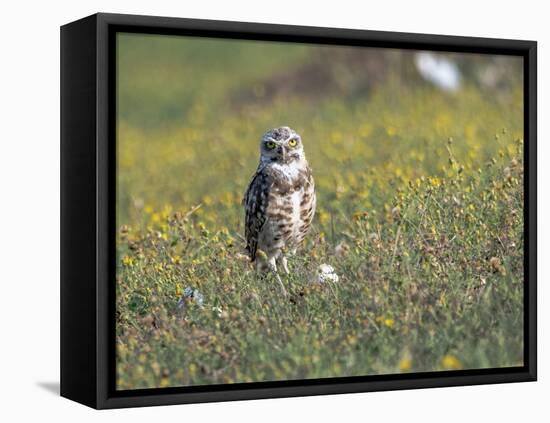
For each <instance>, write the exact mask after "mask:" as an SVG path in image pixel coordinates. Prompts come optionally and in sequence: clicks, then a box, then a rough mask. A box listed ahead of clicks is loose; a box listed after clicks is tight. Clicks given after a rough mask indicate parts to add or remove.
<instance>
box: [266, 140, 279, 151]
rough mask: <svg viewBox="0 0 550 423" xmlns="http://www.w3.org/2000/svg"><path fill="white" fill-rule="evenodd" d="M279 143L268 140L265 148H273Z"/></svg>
mask: <svg viewBox="0 0 550 423" xmlns="http://www.w3.org/2000/svg"><path fill="white" fill-rule="evenodd" d="M276 145H277V144H275V143H274V142H273V141H268V142H266V143H265V148H267V149H268V150H273V149H274V148H275V146H276Z"/></svg>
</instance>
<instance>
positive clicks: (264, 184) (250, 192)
mask: <svg viewBox="0 0 550 423" xmlns="http://www.w3.org/2000/svg"><path fill="white" fill-rule="evenodd" d="M270 179H271V178H270V177H269V175H268V174H267V173H264V172H263V171H262V170H261V169H258V171H257V172H256V174H255V175H254V176H253V177H252V180H251V181H250V185H249V186H248V189H247V191H246V194H245V195H244V199H243V204H244V208H245V213H246V214H245V224H244V234H245V238H246V249H247V251H248V255H249V256H250V260H251V261H254V260H255V259H256V250H257V248H258V237H259V235H260V231H261V230H262V227H263V225H264V223H265V221H266V214H265V211H266V209H267V203H268V200H269V195H268V190H269V186H270Z"/></svg>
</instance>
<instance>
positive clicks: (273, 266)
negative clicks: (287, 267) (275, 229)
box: [268, 255, 288, 297]
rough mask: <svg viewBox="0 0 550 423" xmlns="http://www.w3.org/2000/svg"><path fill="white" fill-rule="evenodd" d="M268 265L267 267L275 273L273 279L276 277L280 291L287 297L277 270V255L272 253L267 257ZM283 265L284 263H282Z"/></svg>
mask: <svg viewBox="0 0 550 423" xmlns="http://www.w3.org/2000/svg"><path fill="white" fill-rule="evenodd" d="M268 265H269V269H270V270H271V271H272V272H273V274H274V275H275V279H277V282H279V286H280V287H281V292H282V294H283V296H285V297H287V296H288V292H287V290H286V289H285V285H284V284H283V281H282V279H281V276H279V273H278V272H277V255H273V256H270V257H269V260H268ZM283 267H284V265H283Z"/></svg>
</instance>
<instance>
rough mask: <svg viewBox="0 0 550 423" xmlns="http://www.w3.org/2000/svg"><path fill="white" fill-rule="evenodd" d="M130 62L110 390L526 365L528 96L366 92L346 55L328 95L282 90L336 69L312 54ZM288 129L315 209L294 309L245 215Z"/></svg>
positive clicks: (177, 47)
mask: <svg viewBox="0 0 550 423" xmlns="http://www.w3.org/2000/svg"><path fill="white" fill-rule="evenodd" d="M220 43H221V45H220ZM324 48H325V49H329V51H336V50H330V49H336V48H334V47H324ZM321 50H322V49H321ZM119 51H120V53H119V58H118V65H119V84H118V98H119V115H118V134H117V138H118V139H117V159H118V175H117V221H118V223H117V226H118V228H117V275H116V302H117V307H116V351H117V364H116V369H117V387H118V389H137V388H150V387H169V386H187V385H202V384H221V383H236V382H256V381H268V380H284V379H304V378H325V377H335V376H356V375H372V374H388V373H400V372H423V371H434V370H454V369H477V368H488V367H508V366H520V365H522V364H523V284H524V274H523V249H524V245H523V230H524V228H523V201H524V191H523V141H522V136H523V135H522V133H523V121H522V119H523V110H522V91H521V86H522V81H521V78H517V81H515V80H514V81H513V83H510V84H509V85H508V86H507V88H506V89H502V88H500V89H499V90H498V91H491V90H488V89H486V90H484V89H483V88H482V87H480V86H477V85H476V84H475V83H474V82H473V80H469V79H467V78H465V81H464V82H463V85H462V87H461V89H460V90H459V91H457V92H454V93H446V92H441V91H439V90H438V89H436V88H434V87H432V86H430V85H428V84H427V83H424V82H423V81H420V80H414V81H413V82H414V83H407V84H405V83H403V82H402V81H403V76H402V75H401V76H400V75H395V74H393V73H391V72H390V73H389V74H388V75H389V76H387V77H386V78H385V79H383V80H376V83H373V84H372V85H370V86H362V85H361V84H359V83H358V82H357V81H356V80H355V79H353V77H351V76H349V75H347V74H346V73H345V70H346V68H345V65H346V63H347V62H346V61H345V60H344V59H342V56H338V55H336V56H335V57H336V59H338V58H340V59H342V60H340V62H338V63H339V64H338V66H333V67H331V68H330V71H329V72H328V75H329V76H328V77H327V78H328V80H329V81H332V80H333V79H334V80H337V81H341V80H342V78H344V79H345V78H348V79H346V81H347V82H346V83H345V84H344V88H343V87H342V86H340V85H338V84H335V85H333V86H332V85H330V84H326V86H327V87H329V88H330V87H331V88H330V89H328V88H327V92H326V93H324V94H323V95H319V93H318V91H319V90H321V88H319V89H318V90H313V91H311V92H304V91H296V92H293V91H288V90H286V91H285V90H277V89H274V88H273V87H274V86H275V87H276V86H277V84H279V83H280V81H281V80H285V78H283V77H282V76H281V75H283V76H285V75H286V78H287V79H289V78H291V77H292V78H294V79H298V83H297V86H299V85H300V84H299V78H300V75H301V73H300V69H302V68H303V67H304V66H307V64H308V63H310V62H312V61H314V60H317V59H318V58H319V57H321V58H323V60H325V61H326V59H327V57H333V56H332V55H331V54H325V55H321V54H320V53H319V51H320V50H319V49H316V48H314V47H308V46H304V45H286V44H285V45H281V44H271V45H267V46H266V45H262V44H258V43H251V42H230V41H214V40H192V41H190V40H189V39H185V38H183V39H181V38H170V37H153V36H147V37H141V36H135V35H127V36H121V38H120V39H119ZM281 57H285V58H287V59H288V60H287V59H285V60H284V66H285V68H284V69H281ZM392 57H393V56H391V57H390V59H391V60H390V64H393V63H394V59H392ZM392 60H393V61H392ZM222 65H223V68H221V67H220V66H222ZM342 67H344V68H342ZM306 69H307V68H306ZM392 69H393V68H392ZM331 78H332V79H331ZM350 78H351V79H350ZM407 80H408V79H407ZM346 87H351V88H349V89H348V88H346ZM270 90H271V91H270ZM273 90H275V91H273ZM279 125H289V126H291V127H293V128H295V129H296V130H298V132H299V133H300V134H301V135H302V138H303V142H304V145H305V151H306V155H307V157H308V160H309V162H310V164H311V165H312V167H313V171H314V176H315V179H316V186H317V195H318V209H317V214H316V217H315V221H314V225H313V229H312V230H311V233H310V234H309V235H308V237H307V239H306V242H305V243H304V245H303V248H302V249H301V250H300V251H299V253H298V255H297V256H296V257H293V258H292V259H291V260H290V261H289V266H290V268H291V275H289V276H283V282H284V284H285V285H286V287H287V291H288V292H289V294H290V295H289V296H288V297H285V296H282V295H281V293H280V288H279V286H278V284H277V283H276V281H275V280H274V279H273V278H270V277H268V278H266V279H264V280H262V279H259V278H258V277H257V275H256V273H255V271H254V269H253V266H252V265H251V263H249V261H248V259H247V257H246V255H245V252H244V240H243V213H244V212H243V208H242V206H241V199H242V195H243V193H244V190H245V189H246V186H247V184H248V181H249V178H250V176H251V175H252V174H253V172H254V170H255V167H256V165H257V159H258V142H259V138H260V136H261V134H262V133H263V132H264V131H265V130H267V129H269V128H272V127H274V126H279ZM322 264H328V265H330V266H332V267H333V268H334V271H335V273H336V274H337V275H338V278H337V279H338V280H336V279H335V278H321V279H322V280H321V281H320V278H319V275H318V271H319V270H318V269H319V266H320V265H322Z"/></svg>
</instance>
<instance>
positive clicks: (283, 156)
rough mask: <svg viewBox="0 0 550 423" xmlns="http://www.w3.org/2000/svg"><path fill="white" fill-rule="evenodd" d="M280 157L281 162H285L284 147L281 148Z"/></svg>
mask: <svg viewBox="0 0 550 423" xmlns="http://www.w3.org/2000/svg"><path fill="white" fill-rule="evenodd" d="M281 157H282V159H283V162H284V161H285V160H286V150H285V148H284V147H281Z"/></svg>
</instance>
